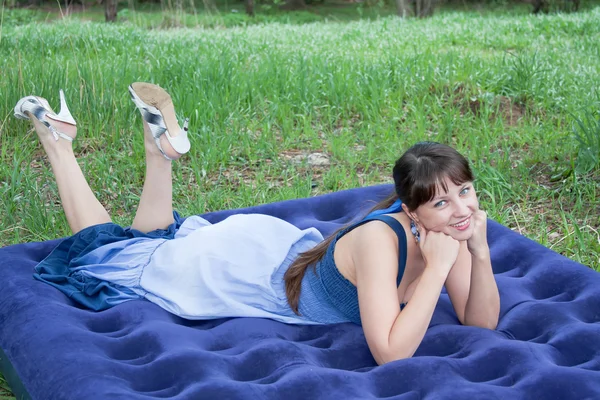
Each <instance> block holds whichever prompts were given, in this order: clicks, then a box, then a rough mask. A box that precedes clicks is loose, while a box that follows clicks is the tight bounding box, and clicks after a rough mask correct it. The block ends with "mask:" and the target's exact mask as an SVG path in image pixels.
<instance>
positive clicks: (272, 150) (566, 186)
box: [0, 7, 600, 399]
mask: <svg viewBox="0 0 600 400" xmlns="http://www.w3.org/2000/svg"><path fill="white" fill-rule="evenodd" d="M361 12H362V13H363V14H361ZM365 12H366V13H368V12H371V11H369V10H367V11H360V9H358V8H357V9H355V10H354V11H353V12H352V13H348V14H347V15H350V17H347V16H346V17H343V18H342V17H340V18H337V19H336V18H332V17H331V16H327V15H326V16H325V17H323V16H322V15H321V16H318V17H314V18H315V19H316V20H317V22H312V23H309V24H302V23H301V22H303V18H304V19H307V20H309V19H310V18H313V17H310V16H306V15H305V16H303V17H299V19H298V20H296V19H294V20H290V18H289V16H288V17H287V20H285V19H284V17H281V18H282V19H281V20H278V19H277V18H280V17H279V16H278V15H279V14H275V16H272V18H271V17H263V18H264V21H275V22H269V23H258V24H254V23H253V24H247V23H245V22H244V21H242V20H240V21H241V22H240V21H237V22H235V23H234V22H227V23H225V22H222V21H224V20H226V19H227V18H230V19H232V20H234V19H235V18H238V19H239V18H245V16H240V15H237V16H236V17H235V18H234V17H229V15H230V14H232V13H228V14H224V13H212V14H210V18H213V19H214V18H217V20H218V21H221V22H218V23H212V22H211V23H205V22H202V21H204V20H203V19H202V18H205V17H202V16H199V14H195V15H194V14H189V13H183V12H182V13H180V14H177V12H174V13H173V14H172V18H173V21H175V22H173V23H171V24H168V23H165V22H164V20H165V17H164V15H159V14H158V13H152V12H149V11H144V10H137V11H132V10H128V11H127V12H126V13H125V14H124V15H123V14H120V17H122V18H121V21H122V22H121V23H118V24H112V25H105V24H101V23H97V22H94V21H95V20H96V19H97V18H96V17H94V15H95V14H94V11H93V10H92V11H90V12H84V13H80V14H79V15H78V16H71V17H69V18H66V19H57V18H56V15H55V14H50V13H47V12H33V11H29V10H6V9H3V11H2V26H1V29H0V65H2V72H1V74H0V93H1V96H0V118H1V121H0V198H1V204H0V213H1V214H2V218H1V219H0V233H1V234H0V245H1V246H6V245H11V244H15V243H22V242H29V241H41V240H48V239H53V238H57V237H62V236H66V235H68V234H69V228H68V225H67V223H66V220H65V218H64V215H63V212H62V209H61V206H60V203H59V201H58V194H57V188H56V185H55V184H54V181H53V177H52V173H51V171H50V169H49V167H48V164H47V162H46V160H45V157H44V154H43V151H42V149H41V147H40V146H39V143H38V141H37V138H36V135H35V133H33V132H31V131H30V127H29V125H28V124H27V123H26V122H24V121H19V120H16V119H14V118H13V116H12V109H13V107H14V105H15V103H16V102H17V100H18V99H19V98H21V97H23V96H25V95H29V94H36V95H40V96H43V97H46V98H47V99H48V100H49V102H50V104H51V105H52V106H54V107H56V108H58V90H59V89H60V88H63V89H64V90H65V92H66V95H67V99H68V101H69V105H70V108H71V112H72V113H73V115H74V116H75V118H76V119H77V121H78V125H79V132H78V137H77V139H76V142H75V148H76V152H77V154H78V155H79V160H80V163H81V166H82V169H83V170H84V172H85V173H86V175H87V177H88V180H89V182H90V185H91V187H92V188H93V189H94V191H95V192H96V194H97V196H98V198H99V199H100V201H101V202H102V203H103V204H104V205H105V206H106V207H107V209H108V210H109V212H110V213H111V215H112V216H113V217H114V220H115V221H116V222H118V223H121V224H124V225H128V224H130V223H131V221H132V218H133V213H134V212H135V208H136V206H137V202H138V200H139V195H140V193H141V188H142V182H143V173H144V159H143V144H142V129H141V120H140V117H139V113H138V112H137V111H136V109H135V107H134V106H133V103H131V101H130V99H129V95H128V93H127V85H128V84H129V83H131V82H135V81H149V82H154V83H157V84H159V85H161V86H163V87H164V88H167V89H168V90H169V91H170V93H171V95H172V97H173V100H174V103H175V106H176V109H177V111H178V113H179V114H180V116H181V117H184V116H187V117H190V118H191V120H190V136H191V141H192V150H191V153H190V154H189V155H188V156H186V157H184V158H183V159H182V160H181V161H180V162H178V163H176V164H175V168H174V176H175V181H176V184H175V187H174V202H175V207H176V209H178V210H179V211H180V212H181V213H182V214H184V215H189V214H197V213H202V212H206V211H211V210H217V209H223V208H234V207H244V206H250V205H256V204H260V203H266V202H273V201H278V200H284V199H291V198H297V197H306V196H314V195H318V194H323V193H328V192H332V191H337V190H342V189H346V188H352V187H357V186H362V185H370V184H378V183H386V182H391V178H390V175H391V174H390V170H391V166H392V163H393V162H394V160H395V159H396V158H398V157H399V156H400V155H401V153H402V152H403V151H404V150H405V149H406V148H408V147H409V146H410V145H411V144H413V143H415V142H417V141H420V140H434V141H439V142H443V143H447V144H450V145H453V146H454V147H456V148H457V149H458V150H459V151H461V152H462V153H463V154H465V155H466V156H468V157H469V158H470V159H471V160H472V163H473V167H474V169H475V171H476V174H477V182H476V187H477V189H478V191H479V194H480V200H481V204H482V208H484V209H485V210H486V211H487V212H488V215H489V217H490V218H492V219H494V220H496V221H499V222H501V223H502V224H504V225H506V226H508V227H510V228H512V229H513V230H515V231H517V232H520V233H521V234H523V235H526V236H527V237H529V238H531V239H533V240H535V241H537V242H539V243H542V244H543V245H545V246H548V247H549V248H551V249H553V250H555V251H557V252H559V253H561V254H564V255H565V256H567V257H569V258H572V259H574V260H576V261H579V262H581V263H583V264H585V265H587V266H589V267H592V268H594V269H596V270H600V236H599V232H598V230H599V229H600V228H599V227H600V165H599V164H600V162H599V159H600V116H599V114H598V112H599V110H600V91H599V88H600V8H593V7H591V8H589V9H587V10H585V11H584V12H579V13H574V14H558V15H542V16H532V15H529V14H527V13H518V12H513V11H511V12H505V13H485V14H482V13H479V12H451V11H447V12H441V13H439V14H437V15H436V16H435V17H433V18H431V19H426V20H404V21H403V20H400V19H396V18H394V17H379V18H378V17H377V15H372V16H370V17H371V18H369V19H365V18H363V19H360V17H361V16H365V14H364V13H365ZM184 14H185V15H184ZM234 14H235V13H234ZM383 14H385V13H383ZM178 15H179V16H178ZM189 15H191V16H189ZM265 15H267V16H268V15H269V14H268V13H266V14H265ZM301 15H304V14H301ZM344 15H346V14H344ZM356 15H358V18H355V17H356ZM367 16H369V15H367ZM309 17H310V18H309ZM178 18H179V19H178ZM194 18H195V20H194ZM206 18H208V17H206ZM219 18H220V19H219ZM269 18H271V19H269ZM188 19H189V21H191V22H189V21H188ZM351 19H356V20H355V21H350V20H351ZM26 21H27V23H25V22H26ZM157 21H158V22H157ZM198 21H200V22H198ZM211 21H212V20H211ZM233 25H238V26H233ZM186 26H191V27H192V28H181V27H186ZM169 27H171V29H164V28H169ZM173 27H175V28H173ZM148 28H152V29H148ZM157 28H161V29H157ZM8 390H9V389H8V387H7V386H6V384H5V383H4V381H3V380H2V378H1V377H0V398H2V399H3V398H12V397H10V392H9V391H8ZM7 396H8V397H7Z"/></svg>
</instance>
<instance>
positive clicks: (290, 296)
mask: <svg viewBox="0 0 600 400" xmlns="http://www.w3.org/2000/svg"><path fill="white" fill-rule="evenodd" d="M393 177H394V189H395V190H394V192H393V193H391V194H390V195H389V196H388V197H387V198H385V199H384V200H382V201H380V202H379V203H377V204H376V205H375V206H374V207H373V208H372V209H371V210H369V212H368V213H367V214H365V215H368V214H370V213H371V212H373V211H376V210H383V209H386V208H388V207H390V206H391V205H392V204H393V203H394V201H396V200H397V199H398V198H399V199H400V200H401V201H402V203H404V204H405V205H406V207H407V208H408V209H409V210H411V211H412V210H415V209H417V208H418V207H419V206H420V205H422V204H425V203H427V202H429V201H431V200H432V199H433V198H434V197H435V196H436V193H437V190H438V188H439V187H441V188H442V189H443V190H444V191H447V190H448V188H447V187H446V185H445V183H444V179H445V178H446V177H448V178H449V179H450V180H451V181H452V182H453V183H454V184H456V185H460V184H463V183H465V182H468V181H473V179H474V178H473V172H472V171H471V167H470V166H469V162H468V161H467V159H466V158H465V157H463V156H462V155H461V154H460V153H459V152H457V151H456V150H454V149H453V148H452V147H449V146H446V145H444V144H440V143H435V142H420V143H417V144H415V145H413V146H412V147H411V148H409V149H408V150H407V151H406V152H405V153H404V154H403V155H402V157H400V158H399V159H398V160H397V161H396V163H395V164H394V169H393ZM347 226H348V225H346V226H343V227H341V228H340V229H338V230H337V231H335V232H334V233H332V234H331V235H329V236H328V237H327V238H326V239H325V240H323V241H322V242H321V243H319V244H318V245H316V246H315V247H313V248H312V249H310V250H308V251H306V252H304V253H302V254H300V255H299V256H298V257H297V258H296V259H295V260H294V262H293V263H292V264H291V265H290V267H289V268H288V270H287V271H286V273H285V275H284V278H283V279H284V280H285V292H286V295H287V300H288V303H289V305H290V307H291V308H292V310H293V311H294V312H295V313H296V314H299V311H298V303H299V301H300V290H301V287H302V279H303V278H304V274H305V273H306V269H307V268H308V267H309V266H312V268H313V269H315V268H316V265H317V262H318V261H320V260H321V259H322V258H323V256H324V255H325V253H326V252H327V248H328V247H329V245H330V244H331V242H332V241H333V239H334V238H335V237H336V235H337V234H338V233H339V232H340V231H341V230H343V229H345V228H346V227H347Z"/></svg>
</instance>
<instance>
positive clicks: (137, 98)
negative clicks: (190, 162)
mask: <svg viewBox="0 0 600 400" xmlns="http://www.w3.org/2000/svg"><path fill="white" fill-rule="evenodd" d="M129 93H130V94H131V98H132V100H133V102H134V103H135V105H136V106H137V108H138V109H139V110H140V113H141V114H142V118H143V120H144V136H145V143H146V150H147V151H148V152H150V154H152V153H155V152H156V149H158V151H159V153H160V154H162V155H163V156H164V157H165V158H166V159H168V160H176V159H178V158H179V157H181V156H182V155H183V154H185V153H187V152H188V151H189V149H190V142H189V140H188V138H187V120H186V122H185V123H184V126H183V129H182V128H180V126H179V123H178V122H177V117H176V115H175V108H174V107H173V101H172V100H171V96H170V95H169V94H168V93H167V92H166V91H165V90H164V89H163V88H161V87H160V86H157V85H153V84H150V83H142V82H136V83H133V84H131V85H130V86H129Z"/></svg>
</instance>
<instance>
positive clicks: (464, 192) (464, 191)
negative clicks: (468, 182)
mask: <svg viewBox="0 0 600 400" xmlns="http://www.w3.org/2000/svg"><path fill="white" fill-rule="evenodd" d="M470 190H471V188H470V187H468V186H466V187H464V188H463V190H461V191H460V195H461V196H464V195H465V194H467V193H469V191H470Z"/></svg>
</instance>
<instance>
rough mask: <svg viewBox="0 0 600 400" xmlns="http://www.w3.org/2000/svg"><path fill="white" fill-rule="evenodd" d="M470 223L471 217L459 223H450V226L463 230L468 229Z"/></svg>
mask: <svg viewBox="0 0 600 400" xmlns="http://www.w3.org/2000/svg"><path fill="white" fill-rule="evenodd" d="M470 223H471V217H469V218H467V219H465V220H464V221H462V222H459V223H458V224H453V225H450V226H451V227H453V228H456V229H458V230H461V231H462V230H465V229H467V228H468V227H469V224H470Z"/></svg>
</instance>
